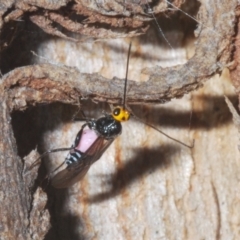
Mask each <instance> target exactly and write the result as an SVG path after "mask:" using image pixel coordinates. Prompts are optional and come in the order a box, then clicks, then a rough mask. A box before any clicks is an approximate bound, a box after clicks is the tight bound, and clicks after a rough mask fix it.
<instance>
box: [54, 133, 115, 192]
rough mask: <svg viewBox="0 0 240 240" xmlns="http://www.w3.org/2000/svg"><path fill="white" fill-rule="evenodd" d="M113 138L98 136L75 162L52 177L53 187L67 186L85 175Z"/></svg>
mask: <svg viewBox="0 0 240 240" xmlns="http://www.w3.org/2000/svg"><path fill="white" fill-rule="evenodd" d="M114 139H115V138H112V139H108V140H106V139H104V138H102V137H98V138H97V139H96V141H95V142H94V143H93V144H92V146H91V147H90V148H89V149H88V150H87V151H86V152H85V153H83V154H82V156H81V157H80V158H79V159H78V161H77V162H75V163H73V164H71V165H69V166H68V167H67V168H65V169H64V170H62V171H60V172H59V173H57V174H56V175H55V176H54V177H53V178H52V180H51V183H52V186H53V187H55V188H67V187H69V186H71V185H73V184H75V183H76V182H78V181H80V180H81V179H82V178H83V177H84V176H85V174H86V173H87V171H88V169H89V168H90V166H91V165H92V164H93V163H94V162H96V161H97V160H98V159H99V158H100V157H101V156H102V154H103V153H104V152H105V151H106V149H107V148H108V147H109V146H110V145H111V143H112V142H113V141H114Z"/></svg>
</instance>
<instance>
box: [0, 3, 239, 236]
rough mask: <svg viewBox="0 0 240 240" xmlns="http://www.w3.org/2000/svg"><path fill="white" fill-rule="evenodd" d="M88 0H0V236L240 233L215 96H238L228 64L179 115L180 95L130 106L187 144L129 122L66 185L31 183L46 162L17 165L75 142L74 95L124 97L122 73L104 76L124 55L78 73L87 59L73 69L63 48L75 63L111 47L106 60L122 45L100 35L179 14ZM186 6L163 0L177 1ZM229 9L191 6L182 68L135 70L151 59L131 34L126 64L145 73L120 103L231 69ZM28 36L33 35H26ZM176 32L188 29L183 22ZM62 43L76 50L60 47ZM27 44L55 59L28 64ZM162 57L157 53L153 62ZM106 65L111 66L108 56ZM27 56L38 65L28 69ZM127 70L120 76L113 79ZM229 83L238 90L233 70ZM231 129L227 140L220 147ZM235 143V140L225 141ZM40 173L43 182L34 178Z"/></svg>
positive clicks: (129, 31)
mask: <svg viewBox="0 0 240 240" xmlns="http://www.w3.org/2000/svg"><path fill="white" fill-rule="evenodd" d="M96 2H97V1H80V0H79V1H29V0H28V1H24V0H19V1H1V2H0V14H1V22H0V26H1V43H0V47H1V59H0V60H1V62H0V66H1V71H2V72H3V73H4V75H3V77H2V80H1V86H0V97H1V111H0V117H1V119H2V121H1V122H0V124H1V129H2V138H1V144H0V151H1V157H0V161H1V162H0V168H1V177H0V199H1V206H0V213H1V218H0V238H1V239H44V236H45V239H85V238H86V239H213V238H216V239H238V238H239V236H240V234H239V230H238V226H239V223H240V216H239V214H238V213H237V211H236V209H238V208H239V206H238V204H239V196H238V194H237V189H239V187H240V186H239V181H238V176H239V172H238V169H240V168H239V166H238V165H239V163H238V162H239V161H238V160H239V159H238V157H239V152H238V150H237V149H236V147H235V146H236V145H237V144H236V143H237V142H238V140H237V135H236V134H234V133H235V132H236V130H235V129H234V126H233V125H230V122H231V118H230V113H229V112H228V110H227V108H226V105H225V103H224V101H223V97H222V96H223V94H226V95H228V96H229V97H230V98H231V97H232V98H231V100H235V98H234V97H235V96H234V95H233V90H232V89H231V87H230V85H229V83H228V84H227V83H222V85H221V84H220V85H219V82H220V81H223V82H224V80H223V79H224V78H229V75H228V71H227V70H225V71H224V74H222V78H221V80H220V78H218V77H216V76H215V78H214V79H213V80H212V81H211V82H210V83H208V84H207V86H205V88H203V89H201V90H200V91H199V92H197V93H195V94H193V95H192V100H191V99H190V100H189V99H188V98H189V97H187V100H188V102H187V100H184V101H186V102H187V103H186V102H185V105H183V106H182V107H183V109H185V110H183V112H181V111H180V110H179V105H178V100H175V101H173V103H172V105H171V103H170V104H169V105H166V107H160V109H159V108H156V109H150V108H149V107H144V106H141V107H135V108H134V110H135V111H136V112H137V113H139V114H140V115H147V114H148V112H150V114H151V115H152V117H147V119H146V120H147V121H148V122H150V123H152V124H154V125H158V124H160V123H161V126H165V127H167V131H169V134H170V135H173V136H174V133H175V136H176V137H177V138H178V137H180V136H181V140H182V141H190V140H191V139H192V138H194V139H195V140H196V144H195V148H194V149H191V150H188V149H182V148H181V147H178V145H177V146H176V145H175V143H171V142H168V141H167V140H166V139H165V138H163V139H162V138H161V137H160V136H159V133H156V132H154V131H151V130H149V128H148V127H145V126H143V125H138V124H137V123H135V122H133V123H131V124H128V123H127V124H126V126H125V128H124V129H125V130H124V132H123V135H122V136H121V138H118V139H117V140H116V141H115V144H114V145H113V146H112V147H111V148H110V149H109V151H108V153H107V154H106V155H104V158H106V159H107V162H105V163H104V162H103V161H99V163H96V165H94V166H93V167H92V168H91V171H90V172H89V174H88V176H87V177H86V178H85V179H84V180H83V181H82V182H81V183H79V184H77V185H76V186H74V187H73V188H71V189H69V190H54V189H52V188H51V187H50V186H47V187H43V190H42V189H41V188H40V187H39V186H43V184H42V179H43V178H44V177H43V178H41V174H42V171H43V174H44V169H40V170H39V172H37V168H34V169H32V170H31V171H28V170H25V171H24V165H26V166H25V169H28V167H29V165H31V163H32V162H33V161H34V159H37V155H36V152H35V151H33V152H31V154H30V155H29V156H28V157H27V158H25V161H23V160H22V159H23V157H24V156H26V155H27V154H29V152H30V151H31V150H33V149H35V148H36V147H37V146H38V150H39V151H40V152H42V151H44V150H48V149H51V148H54V147H55V148H56V147H68V146H70V145H71V144H72V141H73V139H74V135H75V134H76V132H77V131H78V129H79V128H80V125H79V124H73V123H72V121H71V119H72V116H73V114H74V112H75V111H76V106H78V105H79V99H91V100H92V101H94V102H108V103H120V102H121V100H122V93H123V79H120V78H112V77H113V76H115V75H117V76H119V75H118V71H119V72H120V68H121V67H120V66H119V65H123V66H124V67H123V68H124V69H125V64H124V63H123V62H122V61H121V64H117V68H116V71H115V70H114V69H113V70H112V71H111V69H110V68H109V69H108V67H105V68H104V67H101V66H100V70H101V71H100V70H99V71H98V68H97V70H95V71H98V72H101V74H102V75H104V76H105V77H104V76H102V75H100V74H99V73H92V72H93V71H94V70H92V71H90V72H91V73H86V72H88V71H85V70H86V69H87V68H86V66H81V64H80V67H79V65H77V64H76V65H71V64H68V63H69V62H71V58H72V59H73V61H74V63H77V61H78V56H77V57H75V58H74V57H72V55H71V54H72V53H74V52H75V51H77V50H76V49H78V48H79V49H81V51H80V53H79V58H82V59H83V61H87V58H86V60H85V58H84V56H85V55H84V54H86V56H88V55H87V54H88V51H89V52H90V56H91V59H93V60H94V57H95V55H94V54H96V55H97V51H101V50H103V52H104V51H105V50H106V49H107V51H106V52H104V53H103V57H102V59H103V61H105V62H107V61H109V62H111V58H110V57H109V58H108V56H110V55H111V54H109V55H108V52H111V50H109V49H111V48H112V49H114V51H115V53H116V56H117V53H119V52H120V53H121V54H123V55H124V57H126V54H125V53H124V50H125V49H127V47H126V46H127V45H128V44H126V43H123V44H122V45H121V44H120V45H117V44H116V42H109V43H110V44H109V46H107V47H106V45H104V42H103V44H102V45H100V44H101V42H100V44H99V45H98V42H95V40H96V39H98V40H99V39H100V38H103V39H105V40H104V41H106V39H113V38H116V37H118V38H120V37H121V38H123V37H133V36H139V35H141V34H144V33H146V30H147V29H148V28H149V26H150V25H149V24H150V23H151V21H152V15H151V11H149V6H150V7H151V8H152V9H153V10H154V12H155V14H156V16H157V17H160V20H163V18H164V17H163V16H164V15H162V14H163V13H165V14H167V16H168V17H169V18H171V17H173V16H174V12H176V9H174V8H172V11H169V10H167V7H168V6H167V4H166V2H164V1H160V2H159V3H158V4H157V5H155V2H157V1H149V4H150V5H148V4H147V3H146V1H112V0H109V1H102V2H101V4H96ZM183 2H185V1H172V2H171V3H172V4H174V5H175V6H178V7H179V6H182V3H183ZM188 4H189V8H190V1H189V2H188V1H186V3H185V6H183V8H184V9H187V6H188ZM237 5H238V1H237V0H232V1H227V0H222V1H218V2H216V1H213V0H207V1H202V2H201V6H200V8H199V9H196V10H195V11H194V14H196V13H197V12H198V13H199V14H198V16H199V19H198V20H199V23H200V24H199V25H198V27H197V30H196V31H195V36H196V43H195V47H194V48H195V51H194V54H193V55H192V57H191V58H190V59H188V57H186V59H184V61H185V62H186V63H184V64H181V65H178V66H174V67H167V68H162V67H159V66H151V67H147V68H145V69H143V68H144V67H142V65H141V64H139V63H138V62H137V61H138V60H137V59H138V58H140V59H144V58H145V59H147V60H148V62H151V61H152V60H153V59H151V56H153V55H151V54H146V55H144V54H143V48H142V45H144V44H145V42H144V41H146V40H143V38H140V37H139V38H137V39H135V40H133V50H132V52H133V54H132V55H133V56H132V59H134V60H135V61H136V62H135V65H134V67H133V68H138V66H141V67H140V68H141V69H142V72H143V73H144V74H145V75H144V78H143V79H140V78H139V79H136V78H135V77H130V79H134V81H133V80H129V82H128V91H127V101H128V103H129V104H131V103H164V102H166V101H169V100H171V99H173V98H178V97H182V96H183V95H184V94H186V93H189V92H191V91H192V90H195V89H197V88H199V87H200V86H202V85H203V84H204V82H205V81H206V80H209V78H210V77H212V76H214V75H215V74H217V73H221V72H222V70H223V69H224V68H225V67H227V66H230V64H229V63H230V62H231V61H232V59H231V56H232V52H233V50H234V46H233V44H232V40H233V36H234V34H235V32H234V27H235V24H236V22H237V21H236V20H238V18H237V17H238V11H237ZM196 6H197V5H196ZM173 10H174V11H173ZM191 13H192V12H191ZM178 17H179V16H175V18H176V19H178ZM182 18H183V19H185V18H188V17H187V16H185V15H181V17H179V22H180V24H183V25H184V24H185V23H186V20H182ZM21 21H22V22H21ZM30 21H32V23H34V24H37V25H38V26H39V27H40V28H41V29H42V30H43V31H44V32H46V33H47V34H50V35H54V36H57V37H60V38H62V39H63V40H57V39H56V38H55V39H54V38H53V39H50V38H49V37H47V35H44V34H43V33H42V32H41V33H40V34H39V31H40V30H39V29H38V28H36V27H35V28H34V27H33V25H32V23H31V22H30ZM166 21H167V20H166ZM167 28H168V27H165V28H164V30H166V29H167ZM25 32H29V33H30V35H31V34H33V35H32V36H31V38H30V37H29V36H30V35H28V36H27V37H26V36H25ZM81 34H83V35H84V36H83V35H81ZM183 34H188V29H185V31H183ZM39 36H40V37H39ZM176 38H177V39H178V41H179V39H181V40H182V41H180V45H181V46H178V45H177V43H176V45H174V44H175V42H174V40H173V43H174V44H173V48H174V47H176V48H177V47H182V45H184V44H186V42H187V39H185V38H184V37H182V38H181V35H178V36H177V37H175V38H174V39H176ZM15 39H17V41H15ZM29 39H31V41H29ZM67 40H71V41H72V42H71V43H69V42H67ZM84 41H90V43H89V44H91V47H90V50H89V49H88V48H87V47H89V46H87V45H86V46H85V45H84V46H83V47H82V45H81V43H83V42H84ZM147 41H150V42H147V43H148V44H150V45H152V48H151V51H152V52H153V53H154V51H155V52H156V56H157V58H160V56H159V54H160V53H158V51H157V50H156V49H158V48H157V45H158V42H157V43H156V42H154V41H153V40H152V36H150V37H149V39H148V40H147ZM170 41H171V40H170ZM36 42H38V44H35V43H36ZM176 42H177V41H176ZM26 43H27V44H26ZM170 43H171V42H170ZM74 44H75V45H74ZM77 44H80V45H77ZM115 44H116V45H115ZM27 45H29V46H27ZM70 45H71V47H72V48H68V47H69V46H70ZM165 45H166V44H165ZM171 45H172V43H171ZM16 46H17V47H16ZM19 46H21V47H19ZM46 46H47V47H46ZM235 46H236V53H235V61H236V64H237V67H236V72H232V76H234V74H236V76H238V75H239V74H238V73H237V70H238V60H237V54H238V37H237V38H236V42H235ZM56 49H57V50H58V51H57V50H56ZM69 49H70V50H69ZM16 50H17V51H16ZM30 50H36V51H37V53H38V55H39V56H40V58H41V55H43V56H44V57H47V58H48V59H49V57H50V59H51V60H50V61H53V64H51V63H49V62H48V63H44V64H43V63H39V62H41V59H40V60H39V59H38V58H39V57H36V58H35V59H34V57H33V55H32V54H31V53H30ZM86 52H87V53H86ZM170 52H172V50H170ZM51 53H52V55H51ZM58 54H59V55H58ZM70 55H71V57H69V56H70ZM80 55H81V56H80ZM186 55H187V54H186ZM164 56H165V55H164V52H163V53H162V56H161V57H164ZM68 57H69V58H70V60H69V59H68ZM36 59H37V60H36ZM59 59H61V61H59V62H58V60H59ZM124 59H125V58H124ZM93 60H92V62H93V64H92V65H94V61H93ZM113 60H114V61H117V57H116V58H115V55H114V58H113ZM124 61H125V60H124ZM33 62H35V63H36V64H35V65H32V63H33ZM56 62H57V64H56ZM92 62H91V63H92ZM132 62H134V61H132ZM62 64H64V65H62ZM65 64H66V65H68V66H65ZM26 65H29V66H26ZM100 65H101V64H100ZM150 65H152V64H150ZM158 65H161V64H158ZM118 68H119V69H118ZM83 72H85V73H83ZM123 72H124V71H123ZM123 76H124V73H123V75H122V77H121V78H123ZM109 79H111V80H109ZM137 80H140V81H137ZM234 82H235V87H236V89H237V91H238V92H239V89H238V85H239V84H238V83H237V77H235V76H234ZM56 102H58V104H57V103H56ZM46 104H47V105H46ZM70 104H71V105H75V108H74V107H70ZM81 104H82V103H81ZM32 106H37V107H32ZM81 106H82V105H81ZM99 106H101V105H99ZM230 106H231V105H230ZM83 107H84V106H83ZM89 109H90V110H89ZM23 110H25V111H24V112H19V111H23ZM97 111H98V112H97ZM190 111H192V112H193V120H192V128H193V130H192V131H189V130H188V129H187V125H188V120H187V118H188V115H189V112H190ZM231 111H232V112H233V110H231ZM92 112H93V116H94V117H95V115H98V113H99V112H101V110H97V109H96V108H94V109H93V110H92V111H91V107H89V108H88V114H89V116H91V114H92ZM234 114H235V115H234V118H235V119H237V117H236V113H234ZM147 116H148V115H147ZM169 118H173V119H175V120H173V121H171V120H169ZM11 119H12V120H11ZM159 119H160V121H159ZM165 119H166V120H165ZM171 126H174V129H171ZM169 128H170V129H169ZM70 129H71V131H70ZM13 131H14V133H13ZM176 133H177V134H176ZM68 134H69V136H66V135H68ZM181 134H182V135H181ZM227 136H230V139H228V140H226V141H227V143H226V141H224V140H225V139H226V138H227ZM15 138H16V140H15ZM189 139H190V140H189ZM231 139H232V141H233V143H234V144H228V143H229V142H230V141H231ZM159 145H161V147H159ZM228 145H233V146H230V147H229V146H228ZM64 157H65V153H57V154H56V155H54V156H53V158H52V157H51V156H49V157H47V160H48V161H49V162H50V165H54V164H56V163H55V162H54V161H55V160H56V159H58V160H59V161H60V162H62V161H63V159H64ZM21 158H22V159H21ZM123 159H124V160H123ZM37 174H38V176H39V177H38V179H40V180H39V181H37V182H35V180H36V175H37ZM99 179H100V180H99Z"/></svg>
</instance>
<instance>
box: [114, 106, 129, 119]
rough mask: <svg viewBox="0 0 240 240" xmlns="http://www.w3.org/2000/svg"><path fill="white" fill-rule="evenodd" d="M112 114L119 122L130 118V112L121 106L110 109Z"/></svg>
mask: <svg viewBox="0 0 240 240" xmlns="http://www.w3.org/2000/svg"><path fill="white" fill-rule="evenodd" d="M112 116H113V118H114V119H115V120H117V121H119V122H124V121H127V120H128V119H129V118H130V112H129V111H127V110H126V109H124V108H123V107H116V108H114V109H113V111H112Z"/></svg>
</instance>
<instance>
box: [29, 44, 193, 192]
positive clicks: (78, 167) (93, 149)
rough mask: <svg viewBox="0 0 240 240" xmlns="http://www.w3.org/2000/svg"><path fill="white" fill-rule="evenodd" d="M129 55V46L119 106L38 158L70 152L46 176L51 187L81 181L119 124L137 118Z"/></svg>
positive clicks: (118, 128) (114, 135)
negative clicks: (129, 103) (130, 96)
mask: <svg viewBox="0 0 240 240" xmlns="http://www.w3.org/2000/svg"><path fill="white" fill-rule="evenodd" d="M130 52H131V43H130V45H129V49H128V57H127V67H126V76H125V82H124V93H123V103H122V106H117V107H114V108H113V110H112V112H111V113H110V114H107V113H105V115H104V116H103V117H100V118H98V119H88V120H86V122H85V123H84V124H83V126H82V127H81V129H80V131H79V132H78V133H77V135H76V138H75V140H74V143H73V145H72V147H70V148H58V149H53V150H49V151H47V152H45V153H43V154H42V155H41V156H40V158H42V157H43V156H44V155H46V154H49V153H53V152H58V151H69V153H68V155H67V157H66V158H65V161H64V162H63V163H62V164H60V166H58V167H57V168H56V169H55V170H53V171H52V172H51V173H50V175H49V178H50V181H51V184H52V186H53V187H55V188H67V187H69V186H72V185H73V184H75V183H76V182H78V181H80V180H81V179H82V178H83V177H84V176H85V175H86V173H87V171H88V170H89V168H90V167H91V165H92V164H93V163H94V162H96V161H97V160H99V159H100V158H101V156H102V155H103V154H104V152H105V151H106V150H107V149H108V147H109V146H110V145H111V144H112V142H113V141H114V140H115V139H116V137H117V136H119V135H120V134H121V132H122V124H121V122H125V121H128V120H129V119H130V116H133V117H135V118H137V117H136V116H135V115H134V114H133V113H132V111H131V110H130V109H128V108H127V107H126V92H127V75H128V65H129V58H130ZM85 119H86V118H85ZM137 119H138V120H139V121H141V122H143V121H142V120H141V119H139V118H137ZM144 123H145V122H144ZM145 124H146V125H148V126H150V127H152V128H154V129H155V130H157V131H158V132H160V133H162V134H163V135H165V136H166V137H168V138H170V139H172V140H174V141H176V142H178V143H180V144H182V145H184V146H186V147H189V148H192V147H193V144H192V145H191V146H189V145H187V144H185V143H183V142H181V141H179V140H177V139H175V138H172V137H171V136H169V135H167V134H165V133H164V132H162V131H161V130H159V129H157V128H156V127H154V126H153V125H151V124H148V123H145ZM40 158H39V159H40ZM39 159H37V160H36V162H35V163H34V164H33V165H32V167H34V166H35V165H36V164H38V160H39ZM63 165H66V167H65V168H64V169H63V170H60V171H59V172H57V173H56V174H55V175H54V176H53V177H51V176H52V175H53V173H54V172H56V171H57V170H59V169H60V168H61V167H62V166H63ZM32 167H31V168H32Z"/></svg>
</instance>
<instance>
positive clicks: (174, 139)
mask: <svg viewBox="0 0 240 240" xmlns="http://www.w3.org/2000/svg"><path fill="white" fill-rule="evenodd" d="M128 111H129V112H130V113H131V115H132V116H133V117H134V118H135V119H137V120H138V121H139V122H141V123H143V124H145V125H147V126H149V127H151V128H153V129H155V130H156V131H158V132H160V133H161V134H162V135H164V136H165V137H167V138H169V139H171V140H173V141H175V142H177V143H179V144H181V145H183V146H184V147H187V148H193V147H194V143H195V140H194V139H193V142H192V144H191V145H188V144H186V143H184V142H181V141H180V140H178V139H176V138H173V137H171V136H169V135H168V134H166V133H165V132H163V131H161V130H160V129H158V128H156V127H155V126H153V125H152V124H149V123H147V122H144V121H143V120H142V119H140V118H139V117H137V116H136V115H135V114H134V113H133V112H132V111H131V110H129V108H128Z"/></svg>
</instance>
